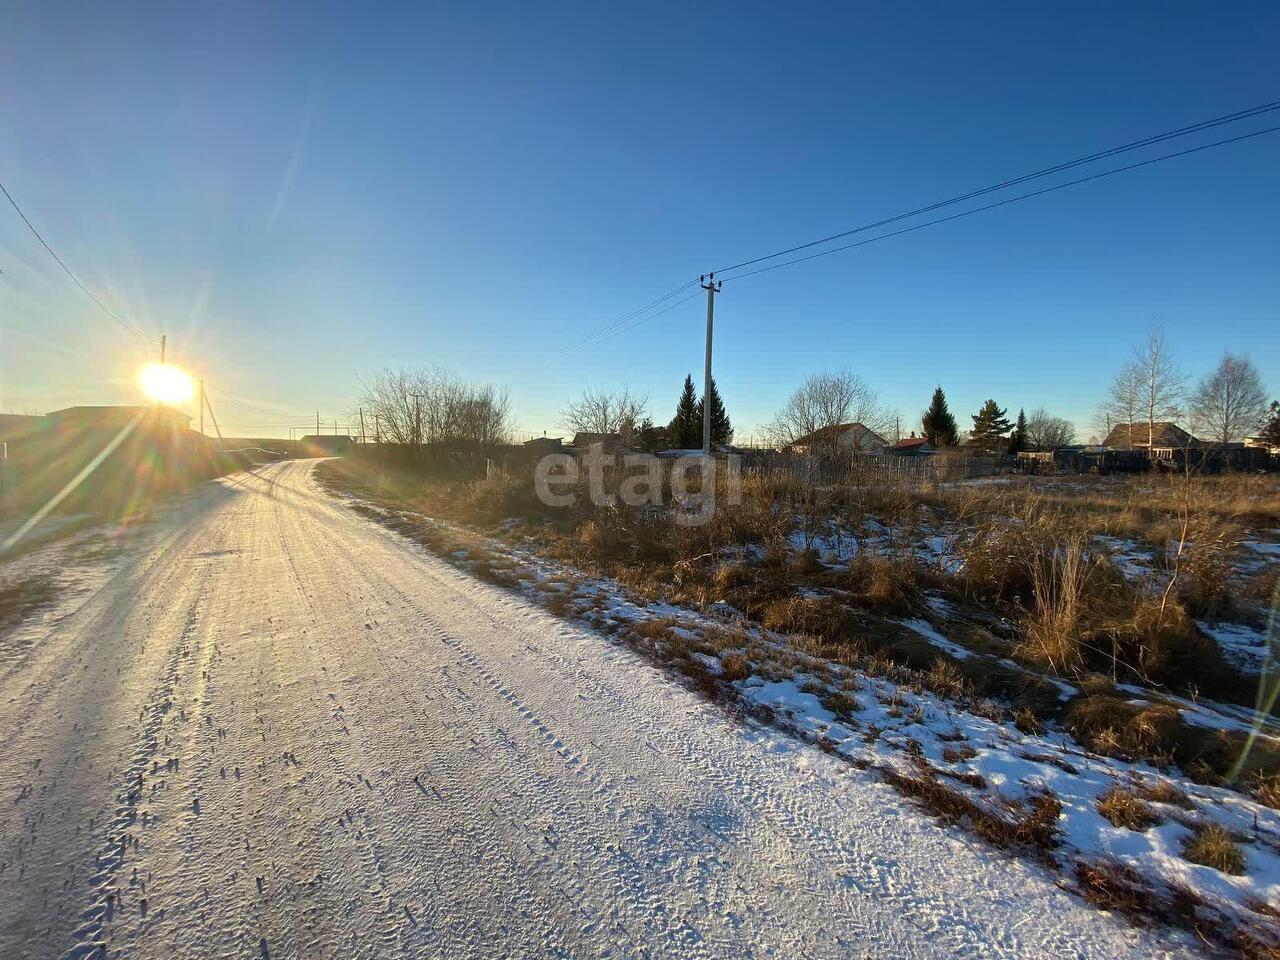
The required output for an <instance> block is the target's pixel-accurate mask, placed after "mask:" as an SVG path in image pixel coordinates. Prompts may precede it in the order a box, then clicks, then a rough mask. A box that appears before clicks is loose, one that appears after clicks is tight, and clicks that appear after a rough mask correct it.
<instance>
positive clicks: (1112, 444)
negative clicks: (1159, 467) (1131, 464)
mask: <svg viewBox="0 0 1280 960" xmlns="http://www.w3.org/2000/svg"><path fill="white" fill-rule="evenodd" d="M1199 444H1200V441H1199V440H1197V439H1196V438H1195V437H1193V436H1192V435H1191V434H1189V433H1187V431H1185V430H1183V429H1182V428H1181V427H1180V426H1178V425H1177V424H1176V423H1172V422H1170V421H1168V420H1157V421H1156V422H1155V423H1154V424H1150V423H1147V422H1146V421H1143V422H1140V423H1120V424H1116V426H1114V427H1112V428H1111V432H1110V433H1108V434H1107V437H1106V439H1105V440H1103V441H1102V446H1103V447H1104V448H1105V449H1107V450H1150V451H1151V452H1152V453H1153V454H1157V455H1158V454H1160V453H1161V452H1164V453H1165V454H1166V455H1167V454H1168V453H1171V452H1172V451H1174V450H1186V449H1188V448H1190V447H1195V446H1199Z"/></svg>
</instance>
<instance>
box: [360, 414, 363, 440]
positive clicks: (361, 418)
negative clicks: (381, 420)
mask: <svg viewBox="0 0 1280 960" xmlns="http://www.w3.org/2000/svg"><path fill="white" fill-rule="evenodd" d="M360 442H361V443H364V407H361V408H360Z"/></svg>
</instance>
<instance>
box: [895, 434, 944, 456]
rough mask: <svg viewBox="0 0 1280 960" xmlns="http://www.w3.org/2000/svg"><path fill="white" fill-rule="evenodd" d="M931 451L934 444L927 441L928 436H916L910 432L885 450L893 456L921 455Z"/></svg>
mask: <svg viewBox="0 0 1280 960" xmlns="http://www.w3.org/2000/svg"><path fill="white" fill-rule="evenodd" d="M933 451H934V446H933V444H931V443H930V442H929V438H928V437H917V436H916V435H915V434H914V433H912V434H911V436H909V437H903V438H902V439H901V440H899V441H898V442H897V443H895V444H894V445H893V446H891V447H890V448H889V449H888V450H886V451H885V452H886V453H891V454H893V455H894V456H895V457H922V456H927V455H928V454H930V453H933Z"/></svg>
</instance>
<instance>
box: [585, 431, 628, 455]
mask: <svg viewBox="0 0 1280 960" xmlns="http://www.w3.org/2000/svg"><path fill="white" fill-rule="evenodd" d="M597 444H599V445H600V446H601V447H603V448H604V452H605V453H620V452H622V451H623V450H624V449H625V447H626V445H625V444H624V443H623V442H622V434H620V433H591V432H589V431H579V432H578V433H575V434H574V435H573V444H572V447H573V450H574V452H576V453H586V452H587V451H588V450H590V449H591V448H592V447H594V446H596V445H597Z"/></svg>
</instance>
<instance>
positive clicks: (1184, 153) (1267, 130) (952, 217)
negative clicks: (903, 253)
mask: <svg viewBox="0 0 1280 960" xmlns="http://www.w3.org/2000/svg"><path fill="white" fill-rule="evenodd" d="M1277 131H1280V126H1275V127H1266V128H1264V129H1262V130H1254V131H1252V132H1250V133H1244V134H1241V135H1240V136H1237V137H1229V138H1227V139H1225V140H1216V141H1214V142H1213V143H1204V144H1200V145H1199V146H1195V147H1188V148H1187V149H1185V150H1178V151H1175V152H1173V153H1166V154H1162V155H1161V156H1158V157H1151V158H1149V159H1147V160H1140V161H1138V162H1136V163H1130V164H1126V165H1125V166H1123V167H1115V168H1113V169H1111V170H1103V171H1102V172H1100V173H1095V174H1091V175H1090V176H1087V177H1080V178H1078V179H1076V180H1067V181H1065V182H1063V183H1055V184H1054V185H1052V186H1049V187H1045V188H1043V189H1041V190H1033V191H1031V192H1029V193H1022V194H1019V195H1017V196H1015V197H1006V198H1005V199H1003V200H997V201H996V202H995V203H988V204H984V205H983V206H981V207H974V208H973V209H971V210H962V211H961V212H960V213H953V214H951V215H949V216H946V217H938V218H937V219H934V220H926V221H925V222H924V223H917V224H912V225H911V226H909V227H903V228H902V229H901V230H893V231H891V232H889V233H885V234H880V235H879V236H875V237H870V238H868V239H866V240H858V241H856V242H854V243H846V244H843V245H841V246H839V247H832V248H831V249H829V250H820V251H819V252H817V253H811V254H807V255H806V256H803V257H796V258H794V259H792V260H784V261H782V262H781V263H771V264H769V265H768V266H765V267H760V268H758V269H756V270H748V271H747V272H746V273H740V274H737V275H736V276H732V277H725V278H724V279H725V281H730V280H745V279H746V278H747V277H754V276H756V275H758V274H761V273H768V272H769V271H771V270H779V269H781V268H782V267H790V266H794V265H795V264H797V263H804V262H806V261H808V260H816V259H818V258H819V257H826V256H830V255H831V254H833V253H840V252H841V251H843V250H851V249H853V248H854V247H862V246H866V245H867V244H869V243H878V242H879V241H881V240H888V239H889V238H890V237H898V236H901V235H902V234H904V233H911V232H912V231H915V230H923V229H924V228H925V227H932V226H936V225H937V224H940V223H947V222H949V221H951V220H959V219H960V218H962V217H968V216H972V215H973V214H975V213H982V212H983V211H986V210H994V209H995V208H996V207H1003V206H1007V205H1008V204H1011V203H1017V202H1018V201H1020V200H1029V199H1031V198H1032V197H1040V196H1044V195H1045V194H1046V193H1053V192H1054V191H1056V190H1063V189H1065V188H1067V187H1074V186H1078V185H1079V184H1082V183H1089V182H1090V181H1092V180H1100V179H1102V178H1103V177H1110V176H1114V175H1116V174H1118V173H1125V172H1127V171H1129V170H1137V169H1138V168H1139V167H1146V166H1150V165H1151V164H1153V163H1160V162H1161V161H1164V160H1173V159H1175V158H1177V157H1185V156H1188V155H1190V154H1193V153H1199V152H1200V151H1202V150H1211V149H1213V148H1215V147H1223V146H1227V145H1228V144H1232V143H1239V142H1241V141H1242V140H1249V139H1252V138H1253V137H1260V136H1262V135H1264V134H1268V133H1275V132H1277ZM757 262H758V261H757ZM717 279H718V278H717Z"/></svg>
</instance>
